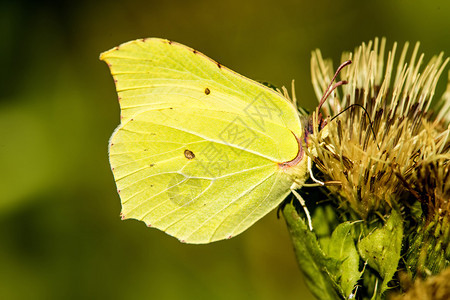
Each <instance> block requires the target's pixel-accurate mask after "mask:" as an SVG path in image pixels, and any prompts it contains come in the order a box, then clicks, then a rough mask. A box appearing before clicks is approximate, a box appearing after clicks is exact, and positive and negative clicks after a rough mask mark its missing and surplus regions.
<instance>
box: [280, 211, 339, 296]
mask: <svg viewBox="0 0 450 300" xmlns="http://www.w3.org/2000/svg"><path fill="white" fill-rule="evenodd" d="M283 215H284V218H285V220H286V223H287V226H288V229H289V233H290V236H291V238H292V242H293V245H294V250H295V254H296V256H297V261H298V263H299V265H300V269H301V270H302V272H303V274H304V275H305V280H306V283H307V285H308V287H309V288H310V290H311V292H312V293H313V294H314V295H315V296H316V297H317V298H318V299H323V300H327V299H330V300H331V299H333V300H334V299H341V297H340V296H339V294H338V293H337V292H336V290H339V289H340V288H339V286H338V285H337V284H336V283H335V282H334V281H333V279H332V278H333V277H334V276H333V275H331V274H336V273H337V270H338V267H339V265H340V262H339V261H338V260H336V259H334V258H330V257H327V256H325V253H324V252H323V251H322V249H321V248H320V245H319V242H318V241H317V238H316V236H315V234H314V233H313V232H312V231H310V230H309V228H308V226H307V225H306V223H305V222H304V220H303V219H302V218H300V216H299V215H298V214H297V211H296V210H295V208H294V206H293V205H292V204H291V203H288V204H286V206H285V207H284V208H283ZM339 292H341V291H339Z"/></svg>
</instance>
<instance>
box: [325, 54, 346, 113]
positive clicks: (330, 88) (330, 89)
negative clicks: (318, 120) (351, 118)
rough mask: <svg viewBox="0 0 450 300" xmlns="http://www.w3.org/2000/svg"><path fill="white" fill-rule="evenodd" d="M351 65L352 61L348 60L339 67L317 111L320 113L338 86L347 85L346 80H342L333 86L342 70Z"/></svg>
mask: <svg viewBox="0 0 450 300" xmlns="http://www.w3.org/2000/svg"><path fill="white" fill-rule="evenodd" d="M351 63H352V61H351V60H347V61H345V62H343V63H342V64H341V65H340V66H339V68H338V69H337V70H336V73H334V76H333V78H332V79H331V81H330V84H329V85H328V87H327V89H326V90H325V92H324V93H323V96H322V99H320V102H319V106H317V111H319V110H320V109H321V108H322V105H323V104H324V103H325V101H326V100H327V98H328V97H329V96H330V94H331V93H332V92H333V91H334V90H335V89H336V88H337V87H338V86H340V85H343V84H347V81H345V80H341V81H339V82H336V83H335V84H334V85H333V82H334V80H335V79H336V77H337V76H338V74H339V72H341V70H342V69H343V68H344V67H346V66H348V65H349V64H351Z"/></svg>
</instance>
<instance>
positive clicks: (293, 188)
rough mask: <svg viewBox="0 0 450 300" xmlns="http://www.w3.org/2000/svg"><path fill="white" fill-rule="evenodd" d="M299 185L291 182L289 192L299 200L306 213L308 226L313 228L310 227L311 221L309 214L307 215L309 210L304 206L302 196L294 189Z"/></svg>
mask: <svg viewBox="0 0 450 300" xmlns="http://www.w3.org/2000/svg"><path fill="white" fill-rule="evenodd" d="M299 187H300V186H299V185H298V184H296V183H294V184H292V186H291V192H292V193H293V194H294V196H295V198H297V199H298V201H299V202H300V204H301V206H302V207H303V210H304V211H305V214H306V218H307V219H308V226H309V230H311V231H312V230H313V227H312V221H311V216H310V215H309V210H308V208H307V207H306V203H305V200H304V199H303V198H302V196H300V194H299V193H298V192H297V191H296V190H295V189H297V188H299Z"/></svg>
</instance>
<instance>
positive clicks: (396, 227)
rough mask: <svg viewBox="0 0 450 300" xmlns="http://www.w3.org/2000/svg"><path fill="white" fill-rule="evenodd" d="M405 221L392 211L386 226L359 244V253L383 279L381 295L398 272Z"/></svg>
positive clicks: (379, 292) (380, 289)
mask: <svg viewBox="0 0 450 300" xmlns="http://www.w3.org/2000/svg"><path fill="white" fill-rule="evenodd" d="M402 223H403V220H402V218H401V216H400V214H399V213H397V212H396V211H395V210H392V213H391V216H390V217H389V219H388V221H387V222H386V224H385V225H384V226H383V227H382V228H379V229H376V230H374V231H373V232H372V233H370V234H369V235H367V236H366V237H365V238H363V239H362V240H361V241H360V242H359V243H358V250H359V253H360V255H361V257H362V259H363V260H364V261H366V262H367V263H368V264H369V266H370V267H371V268H373V269H375V270H376V271H377V272H378V274H379V275H380V276H381V277H382V279H383V282H382V284H381V287H380V288H379V291H377V292H376V293H377V294H379V295H381V294H382V293H383V292H384V291H386V290H387V288H388V286H387V284H388V282H389V281H390V280H391V279H392V277H393V276H394V274H395V272H396V271H397V267H398V262H399V260H400V250H401V247H402V237H403V224H402Z"/></svg>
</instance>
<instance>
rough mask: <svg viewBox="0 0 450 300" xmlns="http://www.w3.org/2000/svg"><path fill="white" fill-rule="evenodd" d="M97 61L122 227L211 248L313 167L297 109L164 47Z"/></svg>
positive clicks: (188, 52)
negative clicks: (112, 125) (112, 120)
mask: <svg viewBox="0 0 450 300" xmlns="http://www.w3.org/2000/svg"><path fill="white" fill-rule="evenodd" d="M100 59H101V60H104V61H105V62H106V63H107V64H108V66H109V68H110V70H111V74H112V75H113V77H114V81H115V83H116V89H117V93H118V95H119V103H120V108H121V123H120V125H119V127H118V128H117V129H116V130H115V131H114V133H113V135H112V137H111V140H110V144H109V159H110V163H111V168H112V171H113V173H114V177H115V180H116V184H117V189H118V192H119V194H120V198H121V202H122V213H121V214H122V218H123V219H127V218H133V219H138V220H142V221H144V222H145V223H146V224H147V225H148V226H149V227H155V228H158V229H161V230H163V231H165V232H166V233H168V234H170V235H172V236H175V237H177V238H178V239H179V240H180V241H182V242H186V243H209V242H213V241H217V240H222V239H227V238H231V237H233V236H235V235H237V234H239V233H241V232H242V231H244V230H246V229H247V228H248V227H249V226H251V225H252V224H253V223H255V222H256V221H258V220H259V219H260V218H262V217H263V216H264V215H266V214H267V213H268V212H270V211H271V210H273V209H274V208H275V207H276V206H277V205H279V204H280V203H281V202H282V201H283V199H285V198H286V197H287V196H288V195H289V194H290V193H291V191H292V192H294V193H295V195H296V196H297V197H300V195H298V193H297V192H295V189H297V188H299V187H301V186H302V185H303V184H304V182H305V180H306V179H307V178H308V170H311V160H310V159H308V156H306V155H305V152H304V150H303V149H302V143H301V139H302V138H304V136H305V128H304V126H302V124H301V122H300V117H299V114H298V111H297V108H296V107H295V105H294V104H293V103H292V102H291V101H289V100H288V99H286V98H285V97H284V96H283V95H282V94H281V93H278V92H277V91H275V90H273V89H270V88H268V87H266V86H264V85H262V84H260V83H258V82H255V81H253V80H250V79H248V78H245V77H244V76H241V75H239V74H237V73H235V72H233V71H231V70H230V69H227V68H226V67H224V66H222V65H221V64H220V63H217V62H215V61H214V60H212V59H210V58H208V57H206V56H205V55H203V54H201V53H200V52H198V51H196V50H193V49H191V48H188V47H186V46H184V45H181V44H178V43H175V42H171V41H168V40H164V39H157V38H149V39H141V40H135V41H131V42H128V43H125V44H122V45H120V46H118V47H115V48H113V49H111V50H109V51H106V52H104V53H102V54H101V56H100ZM300 200H302V199H301V197H300ZM308 217H309V216H308Z"/></svg>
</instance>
